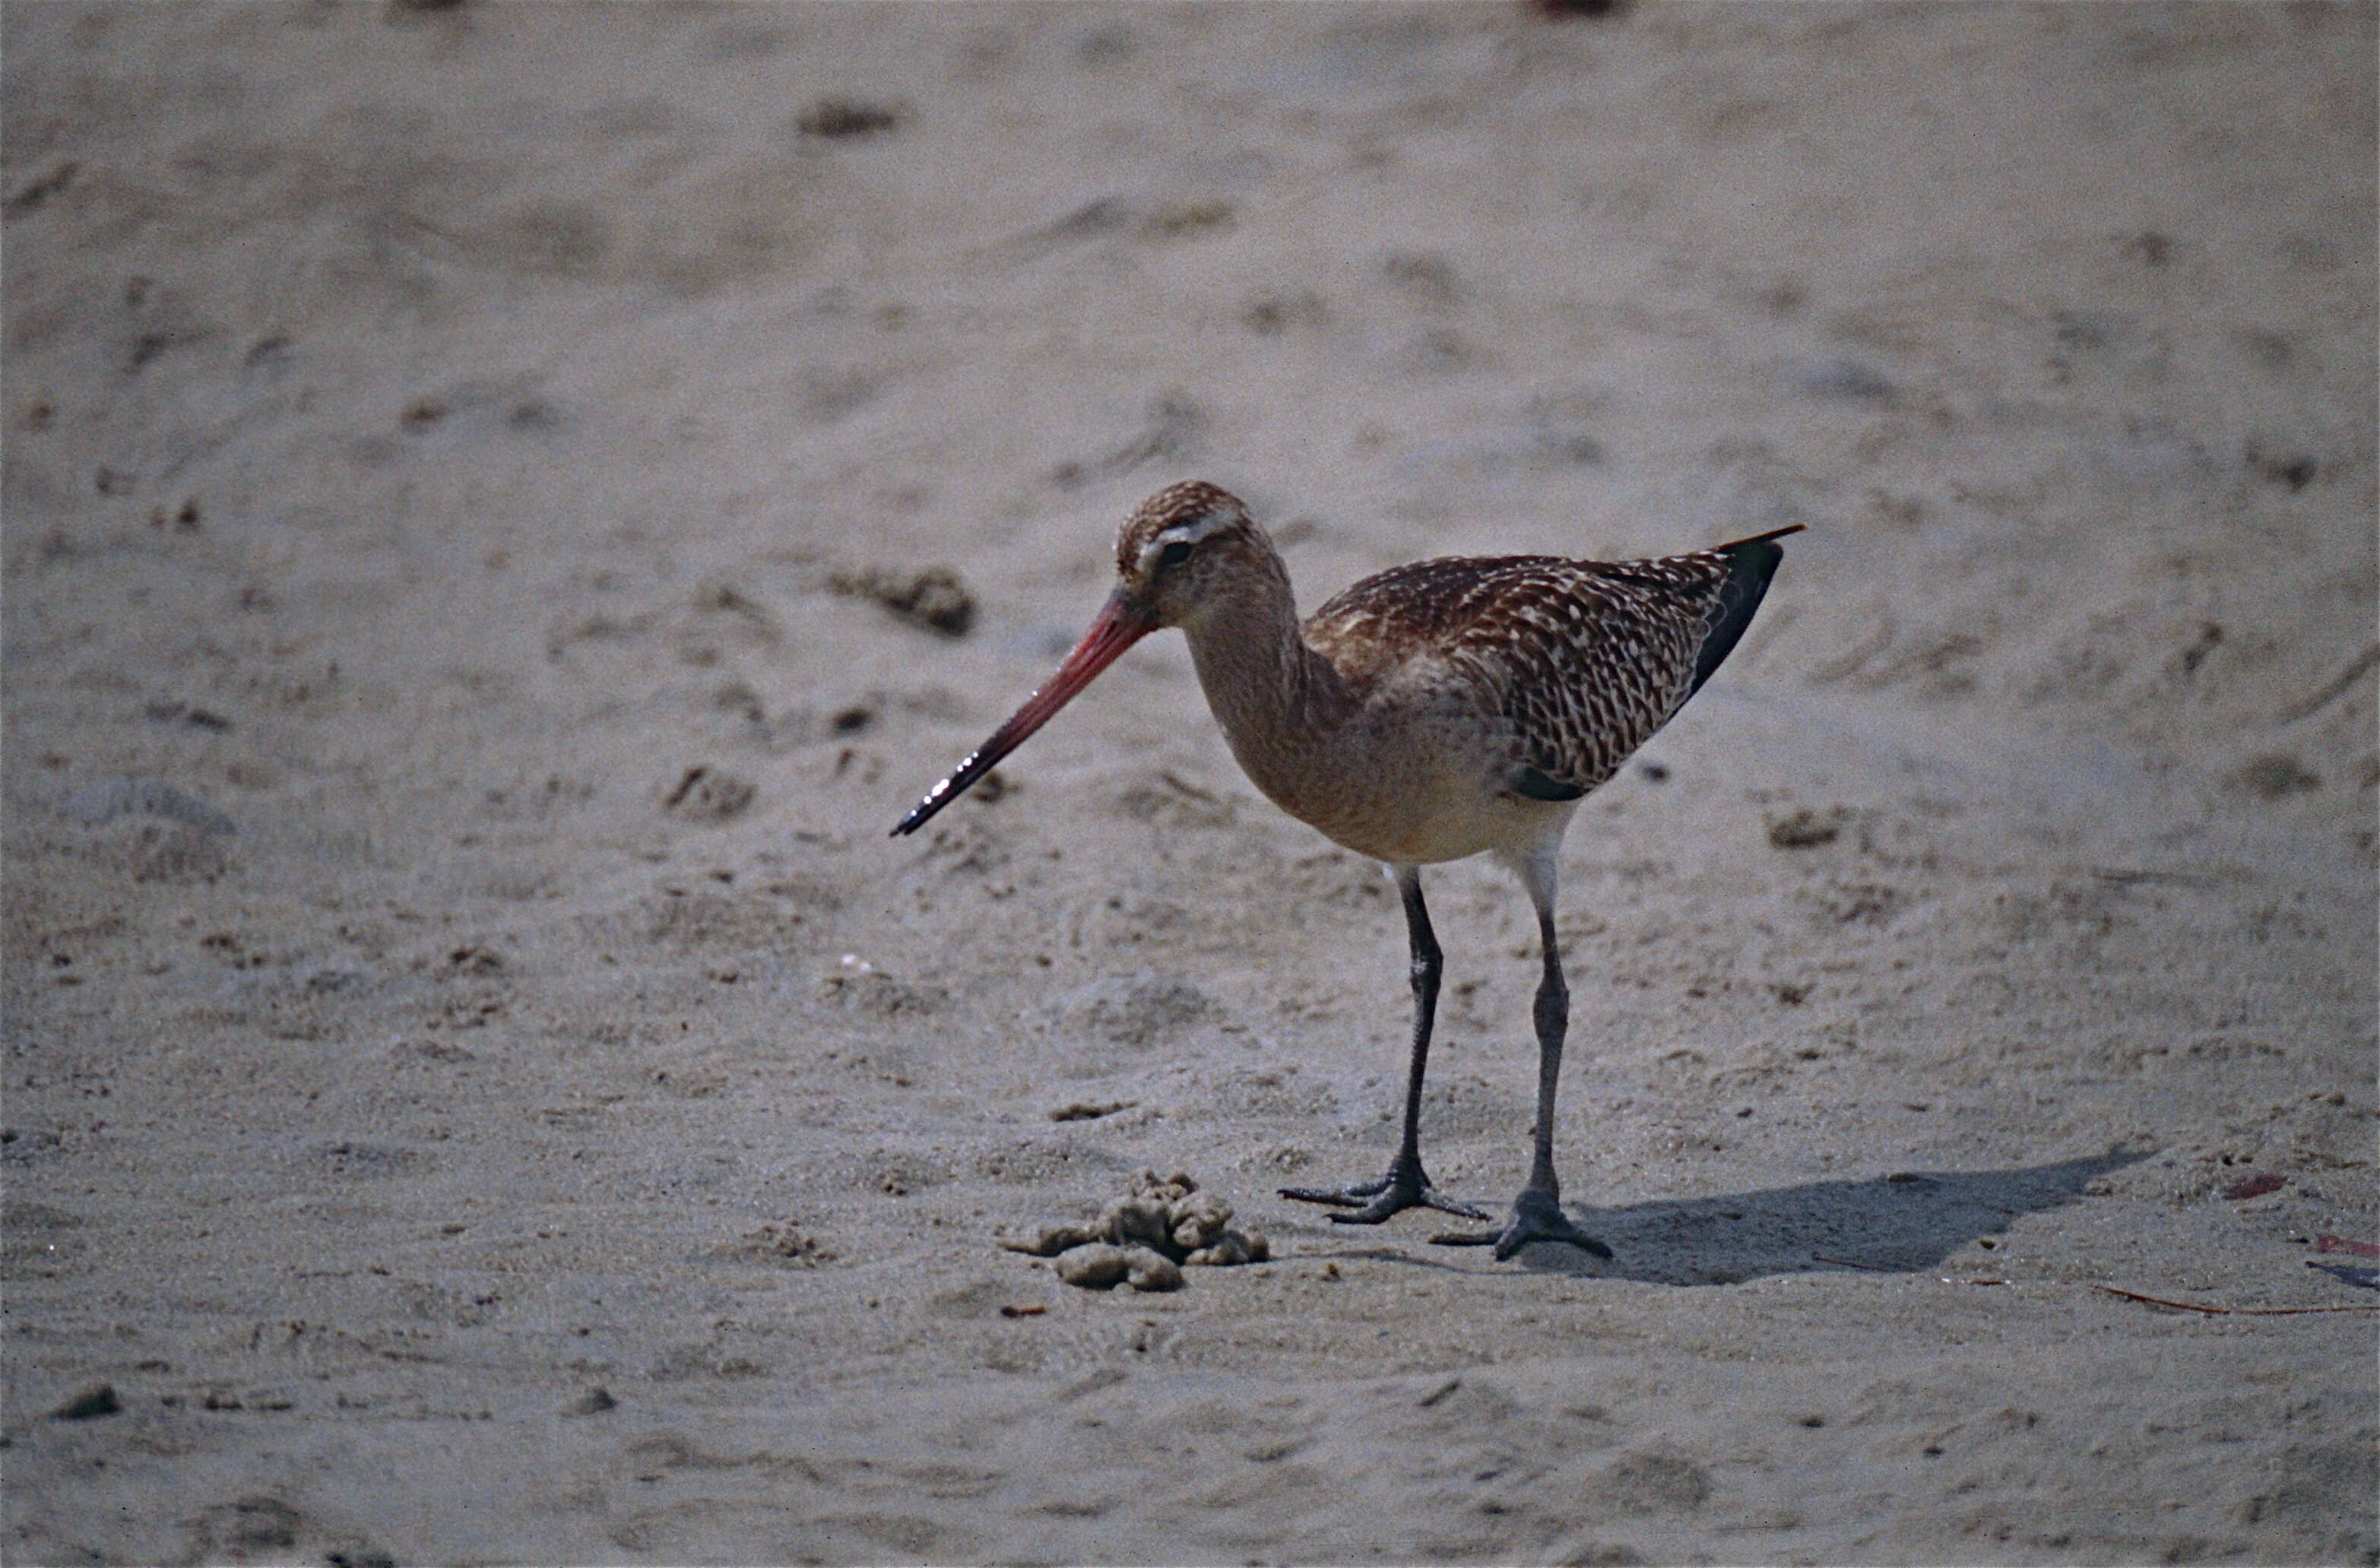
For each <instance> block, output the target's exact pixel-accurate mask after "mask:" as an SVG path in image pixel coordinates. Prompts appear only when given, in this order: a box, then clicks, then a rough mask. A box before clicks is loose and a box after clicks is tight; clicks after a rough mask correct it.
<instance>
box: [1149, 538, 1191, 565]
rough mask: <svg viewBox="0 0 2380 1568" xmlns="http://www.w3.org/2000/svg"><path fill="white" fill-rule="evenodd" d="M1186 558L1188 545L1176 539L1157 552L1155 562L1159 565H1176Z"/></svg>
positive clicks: (1188, 550)
mask: <svg viewBox="0 0 2380 1568" xmlns="http://www.w3.org/2000/svg"><path fill="white" fill-rule="evenodd" d="M1188 559H1190V547H1189V546H1188V545H1186V544H1184V543H1183V542H1182V541H1180V540H1178V539H1177V540H1175V541H1173V542H1172V543H1171V544H1169V545H1167V546H1166V547H1165V548H1164V549H1162V550H1160V551H1159V552H1158V553H1157V564H1158V565H1160V566H1178V565H1182V563H1183V562H1184V561H1187V560H1188Z"/></svg>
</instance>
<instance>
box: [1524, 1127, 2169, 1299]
mask: <svg viewBox="0 0 2380 1568" xmlns="http://www.w3.org/2000/svg"><path fill="white" fill-rule="evenodd" d="M2145 1158H2147V1155H2146V1153H2145V1152H2135V1153H2108V1154H2101V1155H2095V1156H2093V1157H2091V1158H2089V1159H2085V1160H2062V1161H2058V1163H2056V1164H2054V1165H2030V1166H2023V1167H2020V1168H2016V1169H2012V1170H2004V1171H1897V1172H1894V1173H1892V1174H1890V1175H1888V1176H1875V1177H1871V1178H1869V1179H1868V1180H1866V1181H1858V1182H1811V1183H1807V1184H1805V1185H1802V1186H1792V1187H1772V1188H1770V1189H1768V1190H1767V1191H1766V1192H1747V1193H1734V1194H1730V1195H1728V1196H1725V1197H1695V1198H1681V1199H1673V1200H1665V1201H1661V1202H1656V1203H1636V1204H1631V1205H1629V1206H1627V1207H1626V1208H1622V1209H1590V1208H1586V1207H1584V1206H1576V1205H1574V1206H1573V1207H1572V1209H1571V1214H1572V1217H1573V1219H1575V1220H1576V1221H1577V1222H1578V1223H1579V1225H1580V1226H1581V1228H1583V1229H1585V1231H1586V1232H1588V1233H1589V1234H1593V1235H1596V1236H1599V1237H1601V1238H1602V1239H1603V1240H1604V1241H1605V1242H1606V1243H1608V1244H1609V1246H1610V1247H1611V1257H1610V1258H1609V1260H1608V1261H1607V1260H1605V1259H1601V1258H1590V1257H1588V1256H1587V1255H1586V1254H1585V1253H1583V1252H1581V1251H1579V1250H1578V1249H1577V1248H1575V1247H1570V1246H1542V1245H1540V1246H1532V1247H1529V1248H1527V1249H1526V1250H1525V1251H1524V1252H1523V1253H1522V1255H1521V1261H1522V1264H1523V1266H1524V1267H1525V1268H1528V1269H1532V1270H1537V1271H1540V1272H1553V1273H1569V1274H1592V1275H1595V1276H1597V1277H1598V1278H1602V1279H1621V1280H1642V1281H1644V1282H1646V1283H1648V1284H1662V1285H1723V1284H1734V1283H1737V1282H1741V1281H1743V1280H1750V1279H1756V1278H1760V1277H1762V1276H1764V1275H1770V1274H1809V1273H1828V1272H1837V1273H1889V1274H1913V1273H1921V1272H1924V1271H1925V1270H1931V1269H1935V1268H1938V1267H1940V1265H1941V1264H1942V1262H1943V1261H1944V1260H1945V1259H1946V1258H1949V1256H1950V1255H1951V1254H1952V1253H1953V1252H1956V1251H1958V1250H1959V1249H1960V1248H1961V1247H1964V1246H1973V1244H1974V1243H1975V1241H1976V1240H1977V1239H1978V1238H1979V1237H1983V1236H1989V1235H1997V1234H1999V1233H2001V1232H2003V1231H2005V1230H2007V1229H2008V1227H2009V1224H2010V1222H2011V1221H2014V1220H2016V1219H2017V1218H2018V1217H2020V1216H2021V1215H2025V1214H2037V1213H2040V1212H2041V1211H2043V1210H2044V1209H2057V1208H2059V1207H2061V1206H2063V1205H2065V1204H2069V1203H2071V1202H2073V1201H2074V1200H2075V1199H2077V1198H2079V1197H2083V1194H2084V1192H2085V1191H2086V1190H2087V1189H2088V1188H2089V1186H2090V1184H2091V1183H2092V1182H2094V1181H2095V1180H2096V1179H2098V1178H2099V1177H2101V1176H2104V1175H2107V1174H2108V1173H2111V1172H2115V1171H2119V1170H2122V1169H2123V1168H2124V1167H2125V1166H2127V1165H2130V1164H2131V1163H2133V1162H2134V1161H2138V1160H2143V1159H2145Z"/></svg>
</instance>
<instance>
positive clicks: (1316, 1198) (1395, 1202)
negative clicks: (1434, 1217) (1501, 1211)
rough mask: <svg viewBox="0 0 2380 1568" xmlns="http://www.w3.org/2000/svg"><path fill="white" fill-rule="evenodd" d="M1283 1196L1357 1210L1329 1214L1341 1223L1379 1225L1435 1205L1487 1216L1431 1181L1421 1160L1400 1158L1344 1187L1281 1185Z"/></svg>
mask: <svg viewBox="0 0 2380 1568" xmlns="http://www.w3.org/2000/svg"><path fill="white" fill-rule="evenodd" d="M1281 1197H1293V1198H1295V1199H1297V1201H1299V1202H1300V1203H1328V1204H1330V1205H1331V1206H1332V1207H1333V1208H1334V1209H1352V1210H1354V1212H1352V1213H1334V1214H1332V1215H1331V1216H1330V1218H1331V1219H1332V1220H1334V1221H1336V1222H1338V1223H1340V1224H1342V1225H1377V1224H1378V1223H1379V1222H1381V1221H1383V1220H1385V1219H1387V1218H1388V1217H1389V1216H1390V1215H1391V1214H1402V1213H1403V1212H1404V1211H1405V1210H1406V1209H1437V1210H1438V1211H1439V1213H1441V1214H1454V1215H1459V1216H1461V1217H1462V1218H1463V1219H1465V1220H1485V1219H1486V1218H1488V1215H1487V1213H1486V1212H1485V1211H1484V1210H1482V1209H1474V1208H1472V1207H1471V1205H1469V1204H1467V1203H1457V1202H1455V1201H1454V1200H1453V1199H1452V1198H1451V1197H1446V1196H1445V1195H1444V1194H1442V1193H1440V1192H1439V1190H1438V1189H1437V1188H1436V1187H1434V1186H1432V1185H1429V1175H1428V1173H1427V1172H1425V1171H1424V1170H1423V1169H1422V1168H1421V1161H1418V1160H1399V1161H1396V1163H1394V1164H1392V1165H1390V1167H1389V1173H1388V1174H1387V1175H1385V1176H1380V1177H1378V1178H1376V1179H1375V1180H1372V1181H1368V1182H1356V1183H1354V1185H1349V1186H1343V1187H1282V1188H1281Z"/></svg>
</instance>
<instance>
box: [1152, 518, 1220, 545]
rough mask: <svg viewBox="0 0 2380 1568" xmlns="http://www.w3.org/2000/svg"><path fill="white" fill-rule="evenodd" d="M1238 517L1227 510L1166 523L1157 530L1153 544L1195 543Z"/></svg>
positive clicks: (1218, 530)
mask: <svg viewBox="0 0 2380 1568" xmlns="http://www.w3.org/2000/svg"><path fill="white" fill-rule="evenodd" d="M1238 520H1239V519H1238V518H1237V517H1233V515H1232V514H1231V513H1229V512H1209V513H1208V514H1206V515H1205V516H1204V517H1189V518H1185V519H1184V520H1183V521H1181V522H1178V523H1168V524H1166V525H1165V527H1163V528H1161V529H1158V530H1157V534H1156V537H1155V538H1154V539H1152V540H1151V541H1150V542H1151V543H1153V544H1196V543H1198V542H1200V541H1203V540H1205V539H1207V538H1208V536H1210V535H1212V534H1215V533H1217V532H1220V530H1221V529H1226V528H1228V527H1230V526H1231V525H1232V524H1233V523H1235V522H1237V521H1238Z"/></svg>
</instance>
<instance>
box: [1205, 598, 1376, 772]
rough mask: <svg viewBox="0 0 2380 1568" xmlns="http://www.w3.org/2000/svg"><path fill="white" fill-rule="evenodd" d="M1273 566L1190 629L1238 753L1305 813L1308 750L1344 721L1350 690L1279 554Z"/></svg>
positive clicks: (1218, 716)
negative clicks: (1302, 796)
mask: <svg viewBox="0 0 2380 1568" xmlns="http://www.w3.org/2000/svg"><path fill="white" fill-rule="evenodd" d="M1268 565H1269V566H1270V567H1271V569H1270V570H1269V571H1267V572H1265V573H1263V574H1262V575H1261V576H1260V577H1257V578H1256V580H1254V581H1253V582H1251V583H1249V584H1247V585H1245V586H1244V588H1243V589H1242V590H1241V591H1239V592H1236V593H1234V594H1233V595H1231V596H1230V597H1229V598H1228V599H1224V600H1221V601H1220V602H1217V603H1215V604H1213V605H1211V606H1210V607H1208V610H1207V612H1206V613H1205V614H1201V615H1200V616H1199V617H1198V618H1197V619H1196V621H1194V622H1191V623H1189V624H1186V625H1185V626H1184V627H1183V630H1184V633H1185V634H1186V635H1187V636H1188V638H1189V640H1190V658H1191V661H1192V662H1193V663H1194V664H1196V667H1197V671H1198V684H1199V685H1200V686H1202V687H1205V688H1206V692H1207V704H1208V707H1210V708H1212V709H1213V710H1214V711H1215V722H1216V723H1218V724H1220V725H1221V726H1222V731H1223V738H1224V739H1225V740H1227V741H1229V742H1230V743H1231V748H1232V755H1233V756H1234V757H1236V758H1238V759H1239V763H1240V766H1241V767H1242V768H1243V769H1245V771H1246V772H1247V775H1248V777H1249V778H1250V779H1251V780H1252V781H1253V782H1254V783H1255V784H1256V785H1257V788H1259V789H1261V790H1263V791H1264V792H1265V794H1267V795H1268V796H1271V797H1272V798H1273V800H1274V801H1276V802H1277V803H1279V804H1281V806H1283V807H1286V808H1289V809H1290V810H1291V812H1292V814H1293V815H1302V814H1303V813H1301V812H1299V811H1298V809H1297V806H1296V804H1295V798H1294V797H1295V796H1297V794H1298V792H1299V790H1300V788H1301V787H1302V785H1303V784H1304V783H1305V781H1306V780H1307V779H1309V778H1310V777H1311V776H1312V770H1311V768H1310V767H1309V765H1308V764H1309V763H1310V761H1311V757H1310V755H1309V754H1310V753H1312V752H1313V751H1314V749H1315V748H1317V747H1318V746H1323V745H1327V744H1328V742H1329V740H1330V736H1331V735H1333V734H1334V733H1335V731H1336V729H1337V728H1338V725H1339V723H1340V721H1341V720H1342V718H1343V716H1344V715H1343V712H1342V710H1343V709H1344V707H1345V706H1346V703H1345V701H1344V697H1345V693H1344V692H1343V690H1342V685H1343V683H1342V682H1341V680H1340V679H1339V675H1338V672H1337V671H1336V670H1334V669H1333V668H1332V667H1331V666H1330V662H1328V661H1327V660H1325V659H1324V658H1323V657H1322V656H1321V655H1320V654H1318V653H1317V652H1315V650H1313V649H1312V648H1310V647H1308V646H1307V645H1306V641H1305V638H1304V636H1302V635H1301V634H1300V632H1299V630H1298V620H1297V601H1296V598H1295V596H1294V595H1293V592H1292V591H1291V589H1290V584H1289V574H1288V572H1287V570H1286V569H1284V568H1282V567H1281V565H1280V563H1279V562H1278V561H1277V560H1276V561H1273V562H1270V563H1268Z"/></svg>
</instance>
